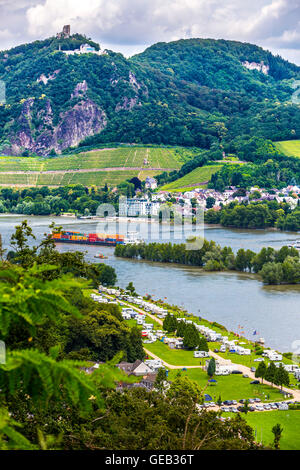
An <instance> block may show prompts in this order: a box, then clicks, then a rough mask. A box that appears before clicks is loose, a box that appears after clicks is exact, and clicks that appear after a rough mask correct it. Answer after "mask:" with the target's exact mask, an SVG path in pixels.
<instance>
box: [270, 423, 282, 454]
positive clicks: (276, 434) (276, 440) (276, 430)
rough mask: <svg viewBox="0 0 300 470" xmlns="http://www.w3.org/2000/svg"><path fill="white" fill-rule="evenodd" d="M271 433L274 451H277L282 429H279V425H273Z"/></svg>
mask: <svg viewBox="0 0 300 470" xmlns="http://www.w3.org/2000/svg"><path fill="white" fill-rule="evenodd" d="M272 433H273V434H274V447H275V449H276V450H279V449H280V439H281V436H282V433H283V428H282V427H281V425H280V424H279V423H278V424H275V426H273V428H272Z"/></svg>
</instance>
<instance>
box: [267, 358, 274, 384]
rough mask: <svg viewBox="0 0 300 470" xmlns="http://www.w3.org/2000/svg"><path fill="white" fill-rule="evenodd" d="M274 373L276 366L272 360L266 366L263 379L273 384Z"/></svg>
mask: <svg viewBox="0 0 300 470" xmlns="http://www.w3.org/2000/svg"><path fill="white" fill-rule="evenodd" d="M275 374H276V366H275V364H274V362H270V364H269V367H268V368H267V370H266V373H265V379H266V380H267V381H268V382H271V384H274V380H275Z"/></svg>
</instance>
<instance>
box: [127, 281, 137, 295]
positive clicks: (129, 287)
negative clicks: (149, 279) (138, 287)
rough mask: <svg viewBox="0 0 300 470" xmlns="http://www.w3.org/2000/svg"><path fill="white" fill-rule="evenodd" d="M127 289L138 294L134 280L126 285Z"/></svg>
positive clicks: (132, 293)
mask: <svg viewBox="0 0 300 470" xmlns="http://www.w3.org/2000/svg"><path fill="white" fill-rule="evenodd" d="M126 290H127V291H128V292H130V294H131V295H136V292H135V287H134V285H133V282H130V283H129V284H128V286H127V287H126Z"/></svg>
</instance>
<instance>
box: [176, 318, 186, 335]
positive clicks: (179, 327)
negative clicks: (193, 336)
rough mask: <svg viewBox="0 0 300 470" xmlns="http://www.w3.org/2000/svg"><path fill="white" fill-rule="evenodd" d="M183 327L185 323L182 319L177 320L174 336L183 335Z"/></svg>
mask: <svg viewBox="0 0 300 470" xmlns="http://www.w3.org/2000/svg"><path fill="white" fill-rule="evenodd" d="M185 329H186V323H185V322H184V321H182V320H181V321H177V331H176V336H178V337H179V338H183V337H184V333H185Z"/></svg>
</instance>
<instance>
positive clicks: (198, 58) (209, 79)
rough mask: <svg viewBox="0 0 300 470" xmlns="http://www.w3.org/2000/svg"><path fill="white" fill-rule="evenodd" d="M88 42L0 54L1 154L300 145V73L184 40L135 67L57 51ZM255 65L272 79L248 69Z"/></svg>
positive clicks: (234, 47)
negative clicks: (116, 146) (3, 98)
mask: <svg viewBox="0 0 300 470" xmlns="http://www.w3.org/2000/svg"><path fill="white" fill-rule="evenodd" d="M84 42H87V39H86V38H85V37H84V36H80V35H78V34H77V35H74V36H71V38H69V39H61V40H58V39H56V38H54V37H52V38H48V39H46V40H43V41H35V42H33V43H31V44H24V45H20V46H18V47H15V48H13V49H10V50H8V51H3V52H0V80H3V81H4V82H5V83H6V89H7V103H6V105H2V106H0V151H2V153H4V154H6V155H11V154H13V155H22V154H24V152H25V154H26V155H36V154H37V155H40V156H47V155H49V154H50V153H55V152H56V153H58V154H59V153H61V152H62V151H67V152H68V153H69V151H70V149H72V148H75V147H76V148H77V147H78V145H79V146H82V147H93V148H98V147H97V146H100V145H103V144H108V143H111V142H115V143H121V142H122V143H135V144H139V145H140V144H144V145H148V144H154V145H155V144H157V145H161V144H164V145H172V146H176V145H179V146H187V147H189V146H195V147H200V148H202V149H206V150H210V149H211V148H213V147H216V146H220V144H221V143H222V145H223V146H224V147H225V146H226V145H228V146H229V147H230V148H232V147H233V148H234V141H235V140H236V139H239V138H240V136H243V139H244V140H245V141H246V140H247V139H249V138H251V137H253V136H258V137H262V138H267V139H271V140H273V141H281V140H287V139H289V137H290V136H291V132H294V136H295V138H300V128H299V122H300V108H299V107H298V106H296V105H293V104H290V99H291V96H292V94H293V93H294V91H295V90H294V88H293V83H294V81H295V80H297V79H299V78H300V68H299V67H297V66H296V65H294V64H291V63H289V62H287V61H285V60H283V59H282V58H280V57H275V56H273V55H272V54H271V53H270V52H268V51H265V50H263V49H262V48H260V47H257V46H254V45H251V44H246V43H240V42H236V41H224V40H218V41H215V40H211V39H192V40H181V41H176V42H172V43H168V44H166V43H159V44H156V45H153V46H151V47H150V48H148V49H147V50H146V51H145V52H144V53H142V54H139V55H136V56H134V57H132V58H130V59H126V58H125V57H123V56H122V54H116V53H114V52H113V51H108V52H107V53H106V54H103V55H100V56H99V55H95V54H83V55H74V56H67V55H65V54H64V53H63V52H61V51H59V47H61V49H62V50H66V49H75V48H76V47H78V46H79V45H80V43H84ZM88 42H89V43H90V44H91V45H92V46H94V47H96V48H99V47H100V46H99V45H97V44H94V43H92V42H91V41H88ZM252 61H254V62H257V63H258V64H263V66H264V67H267V68H268V69H267V70H268V74H265V73H263V72H262V71H256V70H249V69H248V68H247V67H246V66H245V65H244V64H245V63H246V62H252ZM282 104H284V106H282ZM160 166H161V168H163V167H164V163H163V162H160Z"/></svg>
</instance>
